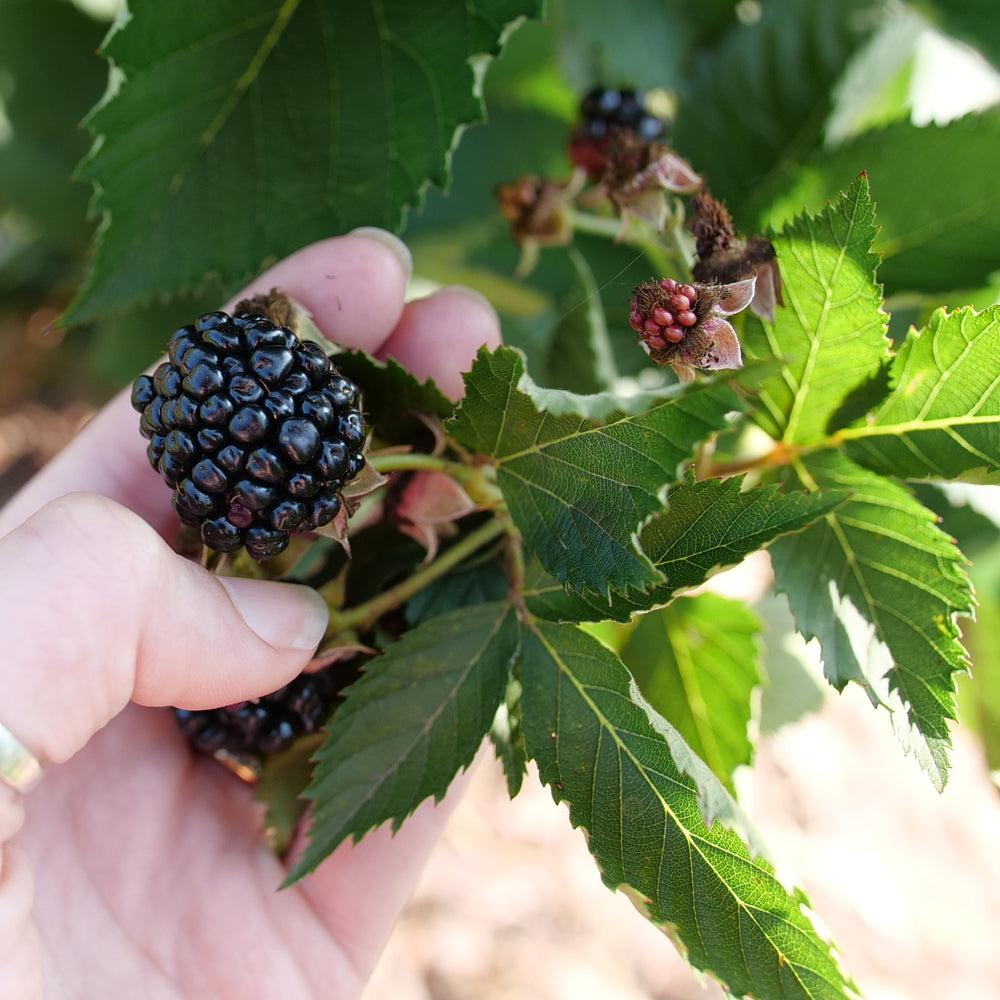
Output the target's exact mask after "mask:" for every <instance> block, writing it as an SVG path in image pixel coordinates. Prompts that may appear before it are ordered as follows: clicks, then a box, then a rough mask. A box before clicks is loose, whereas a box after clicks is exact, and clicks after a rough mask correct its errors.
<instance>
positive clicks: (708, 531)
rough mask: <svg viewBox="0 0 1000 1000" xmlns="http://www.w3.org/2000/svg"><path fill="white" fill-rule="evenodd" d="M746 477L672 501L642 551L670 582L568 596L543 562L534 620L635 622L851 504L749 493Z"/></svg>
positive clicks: (685, 486) (689, 485) (823, 496)
mask: <svg viewBox="0 0 1000 1000" xmlns="http://www.w3.org/2000/svg"><path fill="white" fill-rule="evenodd" d="M742 486H743V477H736V476H734V477H732V478H729V479H705V480H702V481H700V482H696V481H694V479H693V478H691V477H687V478H685V479H684V480H683V481H682V482H681V483H679V484H678V485H677V486H675V487H674V488H673V489H672V490H671V491H670V493H669V494H668V496H667V509H666V510H665V511H663V512H661V513H659V514H656V515H654V516H653V517H652V518H651V519H650V520H649V522H648V523H647V524H646V525H645V526H644V527H643V529H642V531H641V532H640V533H639V544H640V546H641V547H642V551H643V552H645V553H646V555H647V556H648V557H649V559H650V561H651V562H652V563H653V566H654V567H655V568H656V569H657V570H658V571H659V572H660V573H662V574H663V577H664V582H663V583H662V584H660V585H658V586H656V587H654V588H652V589H651V590H649V591H647V592H646V593H644V594H642V595H635V594H629V595H621V594H613V595H611V597H610V599H606V598H602V597H599V596H598V595H596V594H590V593H584V594H575V593H570V592H568V591H566V590H564V589H563V588H562V587H561V586H560V585H559V583H558V582H557V581H556V580H555V579H554V578H553V577H552V576H551V575H549V574H548V573H546V572H545V570H544V569H543V568H542V566H541V564H540V563H539V562H538V561H537V560H532V561H531V562H529V564H528V567H527V572H526V576H525V586H524V597H525V599H526V601H527V605H528V609H529V610H530V611H531V612H532V614H536V615H538V616H539V617H541V618H548V619H551V620H554V621H576V622H583V621H603V620H605V619H608V618H612V619H614V620H615V621H621V622H624V621H628V619H629V617H630V616H631V615H632V614H634V613H635V612H636V611H644V610H646V609H648V608H651V607H655V606H656V605H658V604H666V603H667V601H669V600H670V599H671V598H672V597H673V596H674V595H675V594H676V593H677V592H678V591H679V590H683V589H686V588H689V587H697V586H699V585H700V584H702V583H704V582H705V580H707V579H708V578H709V577H710V576H711V575H712V573H713V572H715V570H717V569H720V568H721V567H723V566H732V565H734V564H735V563H738V562H740V560H742V559H743V558H744V556H747V555H749V554H750V553H751V552H755V551H756V550H757V549H759V548H761V547H762V546H764V545H768V544H769V543H770V542H773V541H774V539H775V538H778V537H779V536H781V535H784V534H786V533H787V532H790V531H800V530H801V529H802V528H804V527H806V525H808V524H810V523H812V522H813V521H814V520H815V519H816V518H818V517H822V515H823V514H825V513H826V512H827V511H829V510H832V509H833V508H834V507H835V506H836V505H837V504H838V503H840V502H841V501H842V500H843V499H844V494H843V493H838V492H836V491H832V492H830V493H805V492H802V491H800V490H790V491H788V492H787V493H786V492H783V491H782V490H781V489H780V488H779V487H777V486H760V487H754V488H753V489H749V490H747V491H746V492H743V491H742Z"/></svg>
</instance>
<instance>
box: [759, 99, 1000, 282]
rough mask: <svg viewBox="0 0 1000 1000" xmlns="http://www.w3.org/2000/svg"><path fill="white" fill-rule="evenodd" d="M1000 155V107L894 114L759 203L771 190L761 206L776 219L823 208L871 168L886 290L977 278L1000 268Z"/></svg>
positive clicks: (819, 157) (826, 153) (800, 169)
mask: <svg viewBox="0 0 1000 1000" xmlns="http://www.w3.org/2000/svg"><path fill="white" fill-rule="evenodd" d="M998 159H1000V111H996V110H994V111H987V112H984V113H982V114H978V115H967V116H966V117H965V118H960V119H958V120H957V121H953V122H949V123H948V124H947V125H926V126H923V127H918V126H916V125H913V124H911V123H910V122H898V123H896V124H894V125H890V126H889V127H888V128H885V129H881V130H879V131H877V132H868V133H866V134H864V135H862V136H859V137H858V138H857V139H854V140H852V141H850V142H848V143H846V144H845V145H843V146H840V147H838V148H836V149H827V150H823V151H822V152H821V153H817V154H816V155H815V156H813V157H811V158H810V159H809V160H807V161H806V162H805V163H804V164H802V165H796V169H795V170H794V172H792V176H791V178H784V179H783V182H782V184H781V186H780V187H779V188H778V189H777V190H778V195H779V196H778V198H777V199H776V200H772V199H773V195H774V191H773V190H772V191H770V192H769V193H763V192H762V197H761V198H760V199H759V200H758V201H757V202H755V204H757V205H758V206H761V205H765V206H766V205H767V204H768V201H769V200H770V201H771V204H770V207H768V208H766V210H765V211H762V212H760V213H759V214H760V215H761V217H762V221H766V222H769V223H770V224H771V225H775V226H776V225H780V224H782V223H783V222H784V221H785V220H786V219H789V218H791V217H792V216H793V215H795V214H797V213H799V212H801V211H803V209H805V210H810V211H814V210H818V209H819V208H821V207H822V205H823V203H824V202H825V201H826V200H828V199H830V198H833V197H835V195H836V194H837V192H838V191H840V190H841V189H842V188H844V187H846V186H847V185H848V184H849V183H850V182H851V179H852V178H853V177H855V176H856V175H857V173H858V171H860V170H866V171H867V172H868V176H869V178H870V179H871V189H872V196H873V198H874V199H875V203H876V205H877V207H878V221H879V226H880V229H879V232H878V234H877V235H876V236H875V240H874V248H875V251H876V253H878V254H879V255H881V257H882V258H883V259H882V263H881V264H880V265H879V268H878V276H879V279H880V280H881V281H882V282H884V283H885V286H886V289H887V290H888V292H889V293H890V294H891V293H896V292H906V291H916V292H928V293H934V292H937V293H940V292H949V291H953V290H954V289H956V288H975V287H976V286H977V285H979V284H981V283H984V282H985V281H986V280H987V278H988V277H989V275H990V274H991V273H992V272H993V271H996V270H997V269H998V268H1000V192H998V191H997V184H996V173H995V171H994V170H993V164H994V163H995V162H996V161H997V160H998Z"/></svg>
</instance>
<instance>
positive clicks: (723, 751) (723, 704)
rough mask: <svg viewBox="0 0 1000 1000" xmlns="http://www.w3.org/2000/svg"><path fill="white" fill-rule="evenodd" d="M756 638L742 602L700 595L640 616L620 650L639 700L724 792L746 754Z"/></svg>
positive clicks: (756, 678) (756, 624)
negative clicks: (669, 727) (639, 693)
mask: <svg viewBox="0 0 1000 1000" xmlns="http://www.w3.org/2000/svg"><path fill="white" fill-rule="evenodd" d="M759 638H760V621H759V620H758V619H757V616H756V615H754V614H753V612H752V611H750V610H749V609H748V608H747V607H746V605H744V604H741V603H740V602H739V601H730V600H727V599H726V598H724V597H719V595H718V594H699V595H697V596H695V597H681V598H678V599H677V600H676V601H674V602H673V603H672V604H670V605H668V606H667V607H665V608H660V609H659V610H658V611H651V612H649V614H645V615H641V616H639V618H638V619H637V620H636V622H635V625H634V626H633V627H632V628H631V629H630V630H629V632H628V635H627V637H626V638H625V641H624V643H623V644H622V647H621V649H620V650H619V653H620V655H621V658H622V662H623V663H624V664H625V666H626V667H628V669H629V672H630V673H631V674H632V676H633V677H634V678H635V680H636V683H637V684H638V685H639V690H640V691H642V694H643V697H644V698H645V699H646V701H648V702H649V703H650V705H652V706H653V708H654V709H656V711H657V712H658V713H659V714H660V715H662V716H663V718H664V719H666V720H667V722H669V723H670V724H671V725H672V726H673V727H674V728H675V729H676V730H677V732H679V733H680V735H681V736H682V737H683V738H684V741H685V742H686V743H687V745H688V746H689V747H690V748H691V749H692V750H693V751H694V752H695V753H696V754H697V755H698V756H699V757H700V758H701V759H702V760H703V761H704V762H705V763H706V764H708V766H709V767H710V768H711V769H712V771H713V772H714V773H715V776H716V777H717V778H718V779H719V780H720V781H721V782H722V784H723V785H725V786H726V788H727V789H728V790H729V791H730V792H731V793H732V792H734V788H733V772H734V771H735V770H736V768H737V767H739V766H740V765H741V764H749V763H750V760H751V758H752V757H753V744H752V743H751V742H750V732H749V728H750V720H751V717H752V715H753V705H754V692H755V691H756V689H757V688H758V687H759V686H760V684H761V683H762V680H763V677H762V675H761V669H760V642H759Z"/></svg>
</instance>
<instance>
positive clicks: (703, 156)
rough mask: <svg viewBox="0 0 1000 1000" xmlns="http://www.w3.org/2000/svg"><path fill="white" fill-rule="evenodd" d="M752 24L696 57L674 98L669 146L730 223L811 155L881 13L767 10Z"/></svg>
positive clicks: (789, 0) (854, 4) (840, 6)
mask: <svg viewBox="0 0 1000 1000" xmlns="http://www.w3.org/2000/svg"><path fill="white" fill-rule="evenodd" d="M763 6H764V13H763V16H762V17H761V19H760V20H759V21H758V22H757V23H756V24H752V25H746V24H743V25H737V26H734V27H733V28H732V29H730V31H729V33H728V34H727V35H726V36H725V37H724V39H723V41H722V42H721V43H720V44H719V45H716V46H713V47H706V48H703V50H702V52H701V54H700V58H698V60H697V61H696V63H695V71H694V72H693V73H692V74H690V82H689V83H688V85H687V87H686V88H684V89H683V90H682V93H681V104H680V109H679V111H678V114H677V123H676V127H675V129H674V138H673V142H674V144H675V145H676V146H677V148H678V150H680V152H681V153H682V154H683V155H684V156H685V157H687V158H688V159H689V160H690V161H691V162H692V163H693V164H694V166H695V169H696V170H698V172H699V173H702V174H703V175H704V176H706V177H708V178H709V180H710V182H711V186H712V193H713V194H715V195H716V196H717V197H720V198H724V199H725V200H726V201H727V202H728V204H729V207H730V208H731V209H732V210H733V212H734V213H735V215H736V217H737V220H738V221H739V220H743V221H750V220H749V219H748V217H747V214H746V212H745V207H746V205H747V203H748V202H749V200H750V199H751V198H752V196H753V193H754V192H755V190H756V189H757V188H758V187H759V186H761V185H762V184H766V183H767V180H768V178H769V176H770V175H771V174H772V173H773V172H777V171H780V170H781V169H782V168H783V166H784V164H785V163H786V162H795V161H796V160H800V159H802V158H803V157H804V156H806V155H807V154H809V153H810V152H812V151H813V150H814V149H818V148H819V147H820V145H821V144H822V139H823V129H824V125H825V123H826V120H827V117H828V116H829V114H830V111H831V109H832V107H833V89H834V84H835V83H836V82H837V80H838V79H839V77H840V76H841V74H842V73H843V72H844V69H845V68H846V66H847V64H848V62H849V61H850V59H851V57H852V56H853V55H854V54H855V53H856V52H857V51H858V50H859V48H860V47H861V44H862V43H863V42H864V40H865V39H866V38H868V37H869V35H870V34H871V30H872V29H873V28H874V26H875V23H876V16H877V13H878V10H879V8H880V6H881V5H880V4H879V3H877V2H872V0H843V2H841V3H814V2H813V0H769V2H768V3H766V4H764V5H763Z"/></svg>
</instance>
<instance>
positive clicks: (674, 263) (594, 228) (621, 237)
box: [570, 211, 688, 274]
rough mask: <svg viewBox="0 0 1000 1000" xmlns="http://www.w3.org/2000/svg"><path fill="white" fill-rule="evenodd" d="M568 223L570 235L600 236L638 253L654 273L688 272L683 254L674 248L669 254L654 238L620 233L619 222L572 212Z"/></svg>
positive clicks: (608, 218)
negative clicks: (644, 258) (572, 233)
mask: <svg viewBox="0 0 1000 1000" xmlns="http://www.w3.org/2000/svg"><path fill="white" fill-rule="evenodd" d="M570 220H571V223H572V226H573V230H574V232H577V233H589V234H590V235H591V236H602V237H604V238H605V239H611V240H615V241H617V242H621V243H624V244H626V245H627V246H630V247H635V248H636V249H637V250H641V251H642V252H643V253H644V254H645V255H646V257H647V258H648V259H649V263H650V264H651V265H652V267H653V270H654V271H656V273H657V274H671V273H674V274H676V273H686V272H687V270H688V263H687V261H686V259H685V256H684V254H683V253H678V252H677V251H676V249H675V250H674V251H671V250H670V249H669V248H668V247H665V246H664V245H663V243H661V242H660V240H659V239H657V238H656V237H655V236H652V237H651V236H648V235H645V234H644V233H636V232H634V231H633V230H632V229H631V228H629V229H626V230H624V232H623V230H622V223H621V220H620V219H615V218H611V217H610V216H604V215H594V214H592V213H591V212H578V211H573V212H571V214H570Z"/></svg>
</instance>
